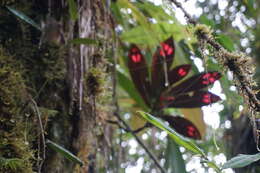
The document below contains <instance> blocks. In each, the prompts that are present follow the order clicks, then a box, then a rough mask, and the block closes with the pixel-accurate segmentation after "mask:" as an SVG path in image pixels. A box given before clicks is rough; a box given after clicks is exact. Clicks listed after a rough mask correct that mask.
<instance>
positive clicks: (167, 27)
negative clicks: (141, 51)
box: [121, 22, 186, 47]
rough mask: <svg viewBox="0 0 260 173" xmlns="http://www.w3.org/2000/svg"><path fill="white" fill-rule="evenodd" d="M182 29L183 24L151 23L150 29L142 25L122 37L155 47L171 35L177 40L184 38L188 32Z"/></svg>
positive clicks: (125, 39) (128, 40)
mask: <svg viewBox="0 0 260 173" xmlns="http://www.w3.org/2000/svg"><path fill="white" fill-rule="evenodd" d="M182 29H183V28H182V27H181V26H179V25H176V24H174V23H173V24H170V23H167V22H158V23H156V24H151V25H150V28H149V29H147V28H144V27H142V26H137V27H135V28H133V29H130V30H129V31H126V32H124V33H122V35H121V38H122V39H123V40H124V41H127V42H131V43H135V44H141V45H142V44H143V45H149V46H151V47H155V46H157V45H158V43H160V42H161V41H163V40H165V39H167V38H168V37H169V36H171V35H174V40H175V41H176V40H177V41H178V40H180V39H181V38H184V37H185V35H186V33H185V32H183V31H182Z"/></svg>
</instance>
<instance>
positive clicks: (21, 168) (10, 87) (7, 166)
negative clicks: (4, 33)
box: [0, 48, 33, 173]
mask: <svg viewBox="0 0 260 173" xmlns="http://www.w3.org/2000/svg"><path fill="white" fill-rule="evenodd" d="M19 69H20V65H19V64H18V63H17V62H16V61H14V59H13V57H11V56H8V55H6V54H5V53H4V50H3V49H2V48H0V158H1V163H2V164H1V163H0V172H7V173H9V172H10V173H11V172H21V173H23V172H27V173H29V172H32V165H31V159H32V158H33V152H32V151H30V147H29V145H28V143H29V142H28V141H27V140H26V139H25V137H24V136H25V134H26V131H27V130H26V127H25V126H24V123H23V120H24V116H23V115H22V114H20V112H21V107H22V105H23V103H24V101H25V100H26V95H25V93H26V92H25V90H26V89H25V85H24V80H23V79H22V75H21V71H19Z"/></svg>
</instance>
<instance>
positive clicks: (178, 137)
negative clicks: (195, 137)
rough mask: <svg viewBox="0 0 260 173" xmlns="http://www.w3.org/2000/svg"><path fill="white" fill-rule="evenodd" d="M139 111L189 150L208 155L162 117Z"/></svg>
mask: <svg viewBox="0 0 260 173" xmlns="http://www.w3.org/2000/svg"><path fill="white" fill-rule="evenodd" d="M138 112H139V113H140V114H141V115H142V116H143V118H145V119H146V120H147V121H149V122H150V123H151V124H153V125H154V126H156V127H158V128H160V129H162V130H164V131H166V132H167V133H168V134H169V136H170V137H171V138H172V139H173V140H174V141H175V142H176V143H177V144H179V145H180V146H183V147H184V148H186V149H187V150H189V151H192V152H194V153H196V154H199V155H202V156H203V157H206V155H205V153H204V152H203V151H202V150H201V149H200V148H199V147H198V146H197V145H196V144H195V143H194V142H193V141H191V140H190V139H188V138H185V137H183V136H181V135H180V134H179V133H177V132H176V131H175V130H173V129H172V128H170V127H169V126H168V125H166V124H165V123H164V122H163V121H161V120H160V119H158V118H155V117H154V116H152V115H150V114H148V113H146V112H143V111H138Z"/></svg>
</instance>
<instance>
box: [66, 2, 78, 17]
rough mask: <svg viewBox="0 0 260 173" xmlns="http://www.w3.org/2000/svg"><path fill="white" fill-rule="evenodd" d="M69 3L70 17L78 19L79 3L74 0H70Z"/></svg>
mask: <svg viewBox="0 0 260 173" xmlns="http://www.w3.org/2000/svg"><path fill="white" fill-rule="evenodd" d="M68 3H69V13H70V18H71V19H72V20H76V19H77V18H78V9H77V4H76V3H75V1H74V0H68Z"/></svg>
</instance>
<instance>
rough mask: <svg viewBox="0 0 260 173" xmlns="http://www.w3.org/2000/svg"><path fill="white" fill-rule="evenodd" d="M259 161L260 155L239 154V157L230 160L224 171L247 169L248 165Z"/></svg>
mask: <svg viewBox="0 0 260 173" xmlns="http://www.w3.org/2000/svg"><path fill="white" fill-rule="evenodd" d="M259 159H260V153H257V154H254V155H246V154H239V155H238V156H236V157H233V158H232V159H230V160H228V161H227V162H226V163H225V164H224V165H223V166H222V169H227V168H241V167H245V166H247V165H250V164H251V163H253V162H256V161H258V160H259Z"/></svg>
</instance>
